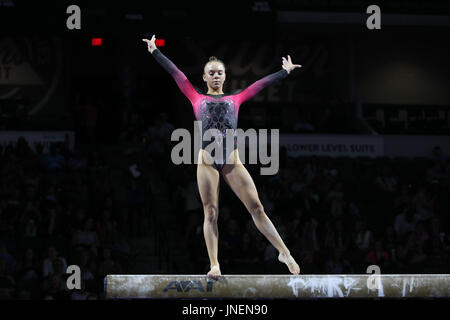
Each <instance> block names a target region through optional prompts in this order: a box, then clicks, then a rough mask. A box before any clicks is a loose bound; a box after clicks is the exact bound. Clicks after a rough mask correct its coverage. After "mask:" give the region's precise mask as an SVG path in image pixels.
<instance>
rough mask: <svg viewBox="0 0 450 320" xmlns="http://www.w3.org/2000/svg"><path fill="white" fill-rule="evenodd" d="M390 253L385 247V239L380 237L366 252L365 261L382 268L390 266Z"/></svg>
mask: <svg viewBox="0 0 450 320" xmlns="http://www.w3.org/2000/svg"><path fill="white" fill-rule="evenodd" d="M390 259H391V257H390V255H389V253H388V252H387V251H386V250H385V249H384V247H383V241H382V240H381V239H378V240H376V241H375V245H374V246H373V247H372V249H371V250H369V252H368V253H367V254H366V256H365V261H366V262H367V263H369V264H374V265H377V266H379V267H380V269H381V270H386V269H388V268H390Z"/></svg>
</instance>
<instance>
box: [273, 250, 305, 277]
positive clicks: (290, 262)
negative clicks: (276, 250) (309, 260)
mask: <svg viewBox="0 0 450 320" xmlns="http://www.w3.org/2000/svg"><path fill="white" fill-rule="evenodd" d="M278 260H280V262H283V263H285V264H286V265H287V266H288V268H289V271H290V272H291V273H292V274H299V273H300V267H299V266H298V264H297V262H295V260H294V258H292V256H291V254H290V253H280V254H279V255H278Z"/></svg>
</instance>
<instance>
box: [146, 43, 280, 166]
mask: <svg viewBox="0 0 450 320" xmlns="http://www.w3.org/2000/svg"><path fill="white" fill-rule="evenodd" d="M152 55H153V57H155V59H156V61H158V63H159V64H160V65H161V66H162V67H163V68H164V69H165V70H166V71H167V72H168V73H169V74H170V75H171V76H172V77H173V78H174V80H175V82H176V83H177V85H178V87H179V88H180V90H181V92H183V94H184V95H185V96H186V97H187V98H188V99H189V101H190V102H191V104H192V107H193V110H194V115H195V118H196V119H197V120H198V121H201V124H202V148H203V149H204V148H205V147H206V146H207V145H209V144H210V143H212V142H211V141H208V140H205V139H204V137H203V136H204V133H205V132H206V130H208V129H211V128H215V129H218V130H219V131H220V132H221V135H222V138H221V139H214V141H215V142H216V143H217V144H221V145H222V148H223V152H222V155H223V159H222V161H217V162H216V161H214V166H215V167H216V169H217V170H218V171H220V170H222V168H223V165H224V164H225V162H226V159H227V156H228V155H229V154H230V152H232V151H233V150H235V149H237V137H236V135H234V144H233V149H232V150H226V130H227V129H232V130H234V131H235V130H236V129H237V122H238V113H239V108H240V106H241V104H242V103H244V102H245V101H246V100H248V99H251V98H253V97H254V96H255V95H256V94H258V93H259V92H260V91H261V90H262V89H264V88H265V87H267V86H269V85H270V84H272V83H274V82H277V81H279V80H281V79H283V78H285V77H286V76H287V75H288V73H287V71H286V70H284V69H281V70H280V71H278V72H275V73H272V74H270V75H268V76H266V77H264V78H262V79H260V80H258V81H256V82H255V83H253V84H252V85H251V86H249V87H247V88H246V89H244V90H242V91H241V92H240V93H237V94H220V95H211V94H202V93H200V92H198V91H197V90H196V89H195V88H194V87H193V86H192V84H191V83H190V81H189V80H188V79H187V78H186V76H185V75H184V74H183V72H181V71H180V70H179V69H178V68H177V67H176V66H175V64H173V63H172V61H170V60H169V59H168V58H167V57H166V56H165V55H163V54H162V53H161V51H160V50H158V49H155V50H153V52H152ZM219 140H220V141H219ZM211 155H212V156H213V157H214V154H211Z"/></svg>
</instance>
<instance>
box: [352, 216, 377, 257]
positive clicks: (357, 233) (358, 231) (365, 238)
mask: <svg viewBox="0 0 450 320" xmlns="http://www.w3.org/2000/svg"><path fill="white" fill-rule="evenodd" d="M372 237H373V234H372V231H371V230H369V228H368V227H367V224H366V222H365V221H364V220H361V219H359V220H357V221H356V223H355V230H354V231H353V233H352V241H353V245H354V246H355V247H356V248H357V249H358V250H360V251H361V252H363V253H365V252H366V251H367V250H368V249H369V247H370V245H371V243H372Z"/></svg>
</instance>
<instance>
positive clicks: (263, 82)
mask: <svg viewBox="0 0 450 320" xmlns="http://www.w3.org/2000/svg"><path fill="white" fill-rule="evenodd" d="M287 75H288V73H287V71H286V70H284V69H281V70H280V71H278V72H275V73H272V74H269V75H268V76H265V77H264V78H262V79H260V80H258V81H256V82H255V83H253V84H252V85H251V86H249V87H247V88H246V89H245V90H243V91H242V92H241V93H239V94H237V95H236V96H235V99H236V101H237V102H238V103H239V104H241V103H243V102H244V101H246V100H249V99H251V98H253V97H254V96H256V95H257V94H258V93H259V92H260V91H261V90H262V89H264V88H265V87H267V86H269V85H271V84H272V83H275V82H277V81H280V80H281V79H284V78H286V77H287Z"/></svg>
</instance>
